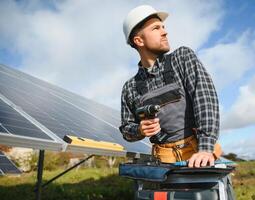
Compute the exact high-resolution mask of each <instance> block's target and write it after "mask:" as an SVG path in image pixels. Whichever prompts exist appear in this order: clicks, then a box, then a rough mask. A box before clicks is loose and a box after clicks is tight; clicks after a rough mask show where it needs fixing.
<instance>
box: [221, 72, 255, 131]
mask: <svg viewBox="0 0 255 200" xmlns="http://www.w3.org/2000/svg"><path fill="white" fill-rule="evenodd" d="M254 110H255V76H254V77H253V78H252V79H251V81H250V82H249V84H248V85H245V86H242V87H240V89H239V97H238V98H237V99H236V101H235V103H234V104H233V106H232V107H231V109H230V110H229V111H228V112H226V113H224V115H223V116H222V129H234V128H241V127H245V126H249V125H254V124H255V112H254Z"/></svg>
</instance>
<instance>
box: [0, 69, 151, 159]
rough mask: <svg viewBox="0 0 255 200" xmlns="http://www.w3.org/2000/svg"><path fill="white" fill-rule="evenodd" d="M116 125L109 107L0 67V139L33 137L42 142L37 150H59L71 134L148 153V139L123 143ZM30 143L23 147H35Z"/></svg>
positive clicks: (117, 117) (114, 113)
mask: <svg viewBox="0 0 255 200" xmlns="http://www.w3.org/2000/svg"><path fill="white" fill-rule="evenodd" d="M119 124H120V113H119V112H118V111H116V110H114V109H112V108H109V107H107V106H104V105H102V104H99V103H96V102H94V101H92V100H88V99H86V98H84V97H82V96H79V95H77V94H74V93H72V92H69V91H67V90H64V89H62V88H60V87H57V86H54V85H52V84H49V83H47V82H45V81H42V80H40V79H37V78H35V77H32V76H30V75H27V74H25V73H22V72H20V71H17V70H14V69H11V68H8V67H6V66H3V65H0V132H1V133H0V139H1V137H4V136H6V135H8V134H9V135H12V137H13V138H15V136H19V137H20V139H22V137H26V138H28V137H29V138H34V140H35V141H37V143H36V145H37V144H38V140H39V141H43V142H45V147H41V148H44V149H47V148H48V146H49V145H50V146H51V148H53V146H54V145H55V146H57V148H59V144H61V143H64V142H63V140H62V139H63V138H64V136H65V135H72V136H77V137H83V138H88V139H93V140H96V141H106V142H112V143H118V144H120V145H122V146H124V148H125V150H126V151H128V152H138V153H144V154H149V153H150V144H149V142H148V140H143V141H138V142H134V143H129V142H126V141H125V140H124V139H123V138H122V135H121V133H120V132H119V130H118V126H119ZM6 141H7V143H8V141H9V140H7V139H6ZM17 142H18V143H19V145H20V142H19V141H17ZM47 142H48V143H49V145H48V146H47V145H46V143H47ZM32 144H33V142H30V144H26V142H25V144H24V145H25V146H27V147H29V146H30V147H32V148H35V146H34V145H32ZM24 145H23V146H24ZM53 149H54V148H53ZM58 150H59V149H58Z"/></svg>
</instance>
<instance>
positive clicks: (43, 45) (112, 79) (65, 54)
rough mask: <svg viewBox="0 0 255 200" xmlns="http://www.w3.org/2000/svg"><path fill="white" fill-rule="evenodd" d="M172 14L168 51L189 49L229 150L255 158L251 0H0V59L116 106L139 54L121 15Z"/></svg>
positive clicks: (254, 7) (254, 41)
mask: <svg viewBox="0 0 255 200" xmlns="http://www.w3.org/2000/svg"><path fill="white" fill-rule="evenodd" d="M141 4H149V5H152V6H154V7H155V8H156V9H158V10H163V11H166V12H169V13H170V16H169V17H168V19H167V20H166V21H165V25H166V28H167V31H168V38H169V41H170V44H171V51H173V50H175V49H176V48H178V47H180V46H189V47H191V48H192V49H193V50H194V51H195V52H196V54H197V55H198V57H199V59H200V60H201V61H202V63H203V64H204V66H205V67H206V68H207V70H208V71H209V72H210V74H211V75H212V78H213V81H214V83H215V85H216V89H217V92H218V96H219V100H220V110H221V134H220V140H219V141H220V143H221V144H222V145H223V149H224V151H225V152H226V153H228V152H234V153H237V154H239V155H241V156H243V157H248V158H255V147H254V145H253V141H255V112H254V110H255V64H254V63H255V56H254V55H255V24H254V21H255V12H254V11H255V2H254V1H241V0H236V1H231V0H215V1H200V0H194V1H192V3H191V1H189V0H169V1H163V0H157V1H156V0H155V1H152V0H150V1H148V0H147V1H145V0H140V1H117V0H108V1H104V3H103V4H102V1H100V0H93V1H92V0H91V1H85V0H76V1H72V0H65V1H58V0H52V1H49V0H48V1H39V0H35V1H28V0H24V1H22V0H21V1H11V0H10V1H7V0H3V1H0V63H1V64H5V65H8V66H10V67H13V68H17V69H20V70H22V71H24V72H26V73H29V74H31V75H33V76H36V77H39V78H41V79H43V80H46V81H49V82H51V83H54V84H56V85H59V86H61V87H63V88H66V89H68V90H71V91H73V92H76V93H78V94H80V95H83V96H85V97H87V98H91V99H93V100H95V101H98V102H101V103H103V104H106V105H108V106H110V107H113V108H115V109H118V110H119V109H120V94H121V88H122V85H123V84H124V82H125V80H127V79H128V78H130V77H131V76H132V75H134V74H135V73H136V70H137V65H136V64H137V62H138V61H139V57H138V55H137V53H136V52H135V51H134V50H133V49H131V48H130V47H129V46H127V45H126V44H125V40H124V35H123V32H122V21H123V19H124V18H125V16H126V14H127V13H128V11H129V10H130V9H132V8H134V7H135V6H138V5H141Z"/></svg>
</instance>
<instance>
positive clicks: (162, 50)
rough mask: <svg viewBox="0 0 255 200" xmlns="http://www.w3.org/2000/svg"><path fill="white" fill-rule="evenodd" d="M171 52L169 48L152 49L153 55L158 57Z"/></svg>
mask: <svg viewBox="0 0 255 200" xmlns="http://www.w3.org/2000/svg"><path fill="white" fill-rule="evenodd" d="M169 50H170V49H169V48H168V49H150V51H151V52H152V53H153V54H155V55H157V56H160V55H162V54H165V53H167V52H168V51H169Z"/></svg>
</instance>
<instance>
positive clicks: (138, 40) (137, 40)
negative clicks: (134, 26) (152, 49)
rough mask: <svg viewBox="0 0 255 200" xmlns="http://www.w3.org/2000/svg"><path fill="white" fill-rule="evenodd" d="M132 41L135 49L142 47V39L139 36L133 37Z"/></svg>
mask: <svg viewBox="0 0 255 200" xmlns="http://www.w3.org/2000/svg"><path fill="white" fill-rule="evenodd" d="M133 41H134V44H135V45H136V46H137V47H142V46H144V42H143V38H142V37H141V36H140V35H136V36H134V38H133Z"/></svg>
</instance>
